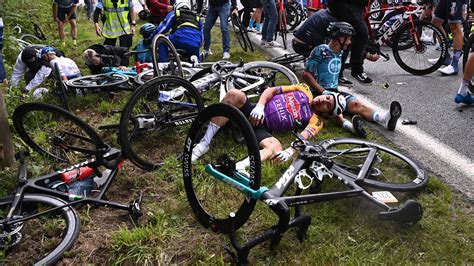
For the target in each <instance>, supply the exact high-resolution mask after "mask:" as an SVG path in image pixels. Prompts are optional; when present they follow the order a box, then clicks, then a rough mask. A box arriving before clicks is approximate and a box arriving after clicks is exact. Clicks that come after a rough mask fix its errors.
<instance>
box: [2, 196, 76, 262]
mask: <svg viewBox="0 0 474 266" xmlns="http://www.w3.org/2000/svg"><path fill="white" fill-rule="evenodd" d="M12 201H13V197H12V196H10V197H6V198H2V199H0V210H1V213H2V214H1V215H0V220H1V221H2V224H3V222H4V221H5V218H6V217H5V216H6V214H7V213H8V212H9V210H10V206H11V204H12ZM64 204H66V202H64V201H63V200H60V199H58V198H54V197H51V196H47V195H39V194H25V195H24V197H23V199H22V200H21V201H20V203H19V205H18V206H17V209H16V210H15V213H14V215H13V218H12V222H13V223H11V225H6V226H5V227H4V228H3V231H2V233H1V234H0V246H1V249H2V251H3V252H4V254H5V253H6V256H5V257H4V261H3V263H4V264H19V265H28V264H29V265H31V264H33V263H35V265H52V264H53V263H55V262H57V261H58V260H60V259H61V257H62V256H63V253H64V252H65V251H67V250H69V249H70V248H71V247H72V246H73V245H74V242H76V240H77V237H78V236H79V229H80V224H81V223H80V220H79V216H78V215H77V213H76V211H75V210H74V209H73V208H72V207H65V208H60V209H58V210H56V211H52V212H50V213H45V214H44V215H40V216H38V217H34V218H31V219H28V217H29V216H31V215H34V214H36V213H40V212H44V211H48V210H50V209H53V208H55V207H59V206H63V205H64ZM22 218H26V219H27V220H24V221H20V222H15V220H18V219H22Z"/></svg>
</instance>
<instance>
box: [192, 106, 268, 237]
mask: <svg viewBox="0 0 474 266" xmlns="http://www.w3.org/2000/svg"><path fill="white" fill-rule="evenodd" d="M211 119H212V120H214V122H216V121H215V120H220V119H229V121H228V124H229V123H231V124H233V125H234V126H233V128H234V130H236V131H237V133H239V135H241V136H242V137H243V139H244V141H242V142H235V141H233V140H232V137H231V136H230V135H229V134H228V133H229V132H228V131H227V132H226V131H225V130H224V128H225V127H222V128H221V129H220V130H219V131H218V132H217V133H216V134H215V136H214V137H213V139H212V142H211V144H210V146H209V150H208V152H207V153H206V154H204V155H203V156H202V157H201V158H199V159H198V160H195V161H191V158H192V152H193V148H194V145H195V144H197V143H199V142H200V141H201V139H202V137H203V136H204V133H205V132H206V130H207V127H208V125H209V124H210V121H211ZM185 143H186V144H185V148H184V154H183V178H184V187H185V190H186V195H187V197H188V201H189V204H190V205H191V208H192V210H193V212H194V214H195V215H196V217H197V219H198V221H199V222H200V223H201V224H202V225H203V226H204V227H206V228H208V227H210V228H211V229H212V230H213V231H215V232H221V233H227V232H229V229H230V227H231V221H230V219H229V214H230V213H231V212H233V213H235V218H234V219H235V220H234V227H235V229H238V228H239V227H241V226H242V225H243V224H244V223H245V222H246V221H247V219H248V218H249V217H250V215H251V214H252V211H253V209H254V207H255V203H256V200H255V199H252V198H250V197H246V196H245V195H243V194H242V193H241V192H239V191H237V189H235V188H234V187H232V186H231V185H229V184H227V183H224V182H222V181H219V180H217V179H216V178H214V177H212V176H211V175H210V174H209V173H208V172H206V170H205V167H206V166H208V165H212V166H213V167H214V168H215V169H216V170H217V171H218V172H220V173H222V174H225V175H227V176H228V177H231V178H237V177H242V176H245V178H247V179H248V184H249V186H250V188H252V189H254V190H257V189H258V188H259V187H260V177H261V176H260V174H261V169H260V167H261V165H260V154H259V147H258V143H257V139H256V137H255V134H254V132H253V130H252V127H251V126H250V123H249V122H248V121H247V119H246V118H245V117H244V115H243V114H242V113H241V112H240V111H239V110H237V109H236V108H235V107H232V106H229V105H226V104H222V103H220V104H214V105H211V106H209V107H207V108H206V109H204V110H203V111H202V112H201V113H199V115H198V117H197V118H196V119H195V120H194V122H193V124H192V125H191V128H190V129H189V132H188V136H187V138H186V141H185ZM245 158H249V160H250V162H249V165H250V169H248V168H245V169H237V168H236V166H235V163H237V162H239V161H241V160H243V159H245Z"/></svg>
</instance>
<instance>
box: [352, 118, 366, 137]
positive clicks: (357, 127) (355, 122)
mask: <svg viewBox="0 0 474 266" xmlns="http://www.w3.org/2000/svg"><path fill="white" fill-rule="evenodd" d="M352 126H353V127H354V131H355V133H356V135H357V136H359V138H361V139H365V138H366V137H367V132H365V129H364V120H363V119H362V117H360V115H355V116H353V117H352Z"/></svg>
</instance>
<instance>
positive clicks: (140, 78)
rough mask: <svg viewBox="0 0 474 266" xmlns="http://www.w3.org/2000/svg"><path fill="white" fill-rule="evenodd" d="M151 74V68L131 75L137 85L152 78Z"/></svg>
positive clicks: (152, 72)
mask: <svg viewBox="0 0 474 266" xmlns="http://www.w3.org/2000/svg"><path fill="white" fill-rule="evenodd" d="M153 74H154V71H153V69H149V70H145V71H142V72H141V73H140V74H138V75H136V76H135V77H133V82H134V83H135V84H136V85H138V86H140V85H143V84H145V83H147V82H148V81H150V80H151V79H152V78H153Z"/></svg>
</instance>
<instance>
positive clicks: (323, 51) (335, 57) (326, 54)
mask: <svg viewBox="0 0 474 266" xmlns="http://www.w3.org/2000/svg"><path fill="white" fill-rule="evenodd" d="M341 57H342V50H341V51H340V52H338V53H335V52H333V51H332V50H331V49H330V48H329V46H328V45H327V44H321V45H319V46H318V47H316V48H314V49H313V51H311V54H310V55H309V58H308V61H307V62H306V71H308V72H310V73H311V74H312V75H313V77H314V78H315V79H316V82H318V84H319V85H321V87H323V88H324V89H337V85H338V83H339V72H340V70H341Z"/></svg>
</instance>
